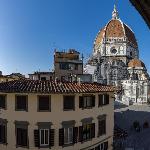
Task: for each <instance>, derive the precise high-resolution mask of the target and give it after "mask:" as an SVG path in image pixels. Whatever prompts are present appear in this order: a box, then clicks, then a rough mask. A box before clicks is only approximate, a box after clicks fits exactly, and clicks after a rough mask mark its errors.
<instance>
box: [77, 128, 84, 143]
mask: <svg viewBox="0 0 150 150" xmlns="http://www.w3.org/2000/svg"><path fill="white" fill-rule="evenodd" d="M78 141H79V142H82V141H83V126H80V127H79V140H78Z"/></svg>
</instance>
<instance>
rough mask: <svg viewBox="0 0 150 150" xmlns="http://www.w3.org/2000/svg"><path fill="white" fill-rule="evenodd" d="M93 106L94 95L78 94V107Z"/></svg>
mask: <svg viewBox="0 0 150 150" xmlns="http://www.w3.org/2000/svg"><path fill="white" fill-rule="evenodd" d="M94 106H95V96H94V95H93V96H80V97H79V108H92V107H94Z"/></svg>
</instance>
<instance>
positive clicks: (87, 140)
mask: <svg viewBox="0 0 150 150" xmlns="http://www.w3.org/2000/svg"><path fill="white" fill-rule="evenodd" d="M91 140H92V138H90V139H86V140H83V141H82V142H81V143H84V142H89V141H91Z"/></svg>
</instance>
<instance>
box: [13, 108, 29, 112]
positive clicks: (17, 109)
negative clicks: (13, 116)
mask: <svg viewBox="0 0 150 150" xmlns="http://www.w3.org/2000/svg"><path fill="white" fill-rule="evenodd" d="M15 111H25V112H28V110H25V109H15Z"/></svg>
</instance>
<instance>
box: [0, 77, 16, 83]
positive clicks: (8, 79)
mask: <svg viewBox="0 0 150 150" xmlns="http://www.w3.org/2000/svg"><path fill="white" fill-rule="evenodd" d="M13 80H16V79H14V78H9V77H5V76H2V77H0V83H1V82H8V81H13Z"/></svg>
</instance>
